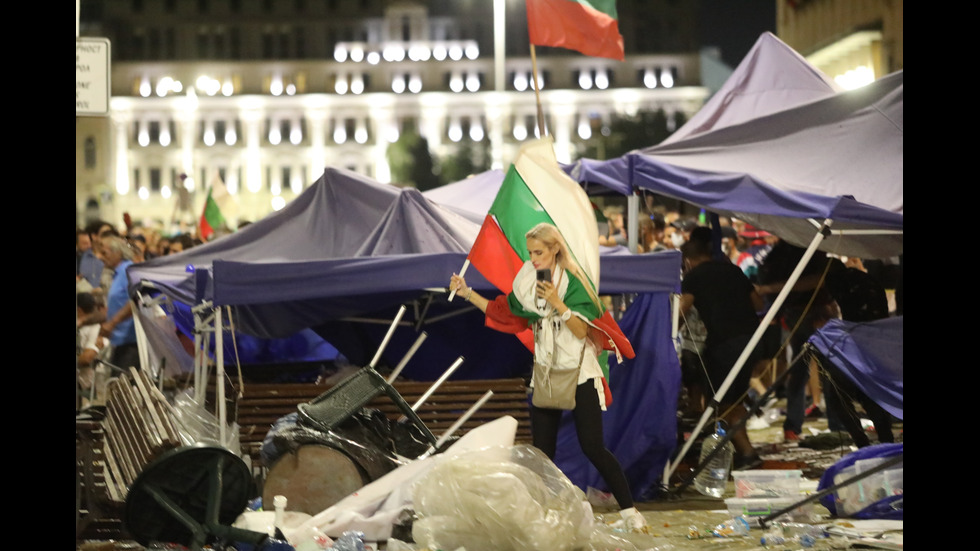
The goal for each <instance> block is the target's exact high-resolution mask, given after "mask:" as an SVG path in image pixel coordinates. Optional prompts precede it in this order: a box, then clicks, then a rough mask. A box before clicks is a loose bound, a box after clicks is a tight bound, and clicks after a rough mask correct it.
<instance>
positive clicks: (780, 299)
mask: <svg viewBox="0 0 980 551" xmlns="http://www.w3.org/2000/svg"><path fill="white" fill-rule="evenodd" d="M832 223H833V221H832V220H830V219H827V220H824V223H823V225H822V226H821V227H820V230H819V231H817V233H816V235H814V236H813V240H812V241H811V242H810V246H809V247H807V249H806V251H805V252H804V253H803V257H802V258H801V259H800V262H799V263H798V264H797V265H796V268H795V269H794V270H793V273H792V274H791V275H790V276H789V279H788V280H786V283H785V284H784V285H783V288H782V289H781V290H780V291H779V294H778V295H777V296H776V300H775V301H773V303H772V306H770V307H769V310H768V311H767V312H766V315H765V316H764V317H763V318H762V321H761V322H760V323H759V326H758V327H757V328H756V330H755V333H753V334H752V339H751V340H749V343H748V344H747V345H746V346H745V348H744V349H743V350H742V354H741V355H740V356H739V357H738V360H736V362H735V365H734V366H732V368H731V369H730V370H729V371H728V376H727V377H725V380H724V382H722V384H721V387H719V388H718V390H717V391H715V395H714V396H713V397H712V399H711V402H710V403H708V404H707V406H706V407H705V409H704V413H702V414H701V419H700V420H698V424H697V426H696V427H695V428H694V430H693V431H691V436H690V437H688V439H687V440H686V441H685V442H684V446H683V447H682V449H681V452H680V453H679V454H678V455H677V457H675V459H674V461H673V462H672V463H670V468H669V469H668V471H667V477H666V479H665V480H664V483H665V484H668V486H669V481H670V477H671V476H672V475H673V474H674V471H676V470H677V466H678V465H680V462H681V460H683V459H684V457H685V455H687V452H688V450H690V449H691V445H693V444H694V440H696V439H697V437H698V435H699V434H701V431H702V430H703V429H704V426H705V425H706V424H707V422H708V419H710V418H711V415H712V414H713V413H714V411H715V405H716V404H719V403H720V401H721V398H723V397H724V396H725V392H727V391H728V387H730V386H731V385H732V383H733V382H734V381H735V378H736V377H738V374H739V372H740V371H741V370H742V368H744V367H745V362H746V360H748V358H749V355H750V354H752V351H753V350H755V347H756V345H757V344H758V343H759V340H760V339H761V338H762V335H763V333H765V332H766V328H768V327H769V324H770V323H771V322H772V320H773V318H775V317H776V312H778V311H779V309H780V308H781V307H782V305H783V303H784V302H785V301H786V297H787V296H788V295H789V293H790V291H792V290H793V286H795V285H796V282H797V280H799V279H800V276H801V275H802V274H803V269H804V268H805V267H806V265H807V263H809V262H810V258H812V257H813V254H814V253H815V252H816V251H817V248H818V247H819V246H820V243H822V242H823V240H824V238H825V237H826V236H827V235H828V234H829V233H830V225H831V224H832Z"/></svg>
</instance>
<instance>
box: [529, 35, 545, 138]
mask: <svg viewBox="0 0 980 551" xmlns="http://www.w3.org/2000/svg"><path fill="white" fill-rule="evenodd" d="M531 77H532V78H534V102H535V103H536V104H537V106H538V135H539V136H541V137H542V138H543V137H545V136H547V135H548V134H547V132H546V130H545V128H544V110H543V109H542V108H541V90H540V89H539V88H538V56H536V55H535V54H534V44H531Z"/></svg>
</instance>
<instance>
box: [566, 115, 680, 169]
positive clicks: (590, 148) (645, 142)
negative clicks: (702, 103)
mask: <svg viewBox="0 0 980 551" xmlns="http://www.w3.org/2000/svg"><path fill="white" fill-rule="evenodd" d="M674 118H675V122H674V128H675V129H676V128H680V127H681V126H682V125H683V124H684V123H685V122H687V118H686V117H685V116H684V114H683V113H678V114H677V115H675V117H674ZM672 133H673V130H669V129H668V128H667V114H666V113H665V112H664V110H663V109H658V110H656V111H649V110H647V111H639V112H637V113H636V114H635V115H613V117H612V120H611V121H610V122H609V124H608V125H606V126H603V127H602V128H596V129H593V135H592V138H590V139H588V140H585V141H584V142H583V144H582V145H583V147H582V149H581V150H582V155H581V156H582V157H586V158H590V159H600V160H602V159H612V158H615V157H619V156H621V155H624V154H626V153H629V152H630V151H633V150H634V149H642V148H645V147H650V146H653V145H657V144H659V143H660V142H662V141H664V140H665V139H667V137H668V136H670V135H671V134H672Z"/></svg>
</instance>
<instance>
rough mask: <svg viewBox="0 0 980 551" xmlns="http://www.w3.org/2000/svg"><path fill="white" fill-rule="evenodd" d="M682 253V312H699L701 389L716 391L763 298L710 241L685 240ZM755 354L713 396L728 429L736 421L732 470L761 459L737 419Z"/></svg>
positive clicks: (756, 464)
mask: <svg viewBox="0 0 980 551" xmlns="http://www.w3.org/2000/svg"><path fill="white" fill-rule="evenodd" d="M681 253H682V255H683V260H684V268H685V273H684V278H683V280H682V281H681V300H680V311H681V315H682V316H684V315H686V314H687V313H688V312H689V311H690V310H691V309H692V308H697V310H698V313H699V314H700V316H701V321H702V322H703V323H704V327H705V330H706V331H707V338H706V340H705V346H704V364H705V372H706V374H707V380H708V384H709V385H710V386H709V388H707V389H706V390H707V391H711V392H714V393H717V391H718V389H719V388H720V387H721V385H722V384H723V383H724V381H725V379H726V378H727V377H728V373H729V372H730V371H731V369H732V368H733V367H734V366H735V363H736V362H737V360H738V358H739V357H740V356H741V354H742V352H743V351H744V350H745V347H746V346H747V345H748V343H749V341H750V340H751V339H752V335H753V333H754V332H755V329H756V327H757V326H758V325H759V317H758V312H759V311H760V310H761V309H762V297H761V296H759V294H758V293H757V292H756V291H755V288H754V287H753V286H752V283H751V282H750V281H749V278H747V277H746V276H745V274H744V273H743V272H742V270H741V269H739V267H738V266H736V265H734V264H732V262H731V261H730V260H728V259H727V258H721V259H718V258H714V257H713V255H712V251H711V245H710V244H709V243H707V242H705V241H704V240H703V239H691V240H689V241H688V242H686V243H684V245H682V246H681ZM760 357H761V356H760V354H759V352H758V351H757V350H754V351H753V352H752V354H751V355H750V356H749V358H748V359H747V360H746V361H745V365H743V366H742V369H741V370H740V371H739V373H738V376H737V377H736V378H735V379H734V380H733V381H732V383H731V386H729V387H728V389H727V390H726V391H725V394H724V395H723V396H722V397H721V398H720V399H719V400H718V402H719V407H718V412H719V413H720V417H721V418H723V419H724V420H725V421H726V422H727V423H728V426H729V428H730V430H731V429H734V427H736V426H737V425H739V424H741V426H740V427H739V429H738V430H735V432H734V434H733V436H732V444H734V446H735V451H736V456H735V466H734V468H735V469H736V470H739V469H753V468H757V467H759V466H760V465H761V464H762V459H761V458H760V457H759V454H758V453H756V451H755V448H754V447H753V446H752V442H751V441H750V440H749V435H748V431H746V429H745V424H744V423H740V421H742V419H744V418H745V417H746V415H747V414H748V411H747V410H746V409H745V406H744V405H743V404H742V401H743V396H744V395H745V394H746V393H747V392H748V389H749V379H750V378H751V377H752V373H753V369H754V367H755V364H756V363H757V362H758V361H759V359H760Z"/></svg>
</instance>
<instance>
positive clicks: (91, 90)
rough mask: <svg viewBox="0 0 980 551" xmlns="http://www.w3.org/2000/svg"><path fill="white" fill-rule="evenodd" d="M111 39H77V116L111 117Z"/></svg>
mask: <svg viewBox="0 0 980 551" xmlns="http://www.w3.org/2000/svg"><path fill="white" fill-rule="evenodd" d="M109 59H110V58H109V39H108V38H84V37H76V38H75V116H76V117H77V116H79V115H83V116H84V115H108V114H109V90H110V86H109V76H110V75H109Z"/></svg>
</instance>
